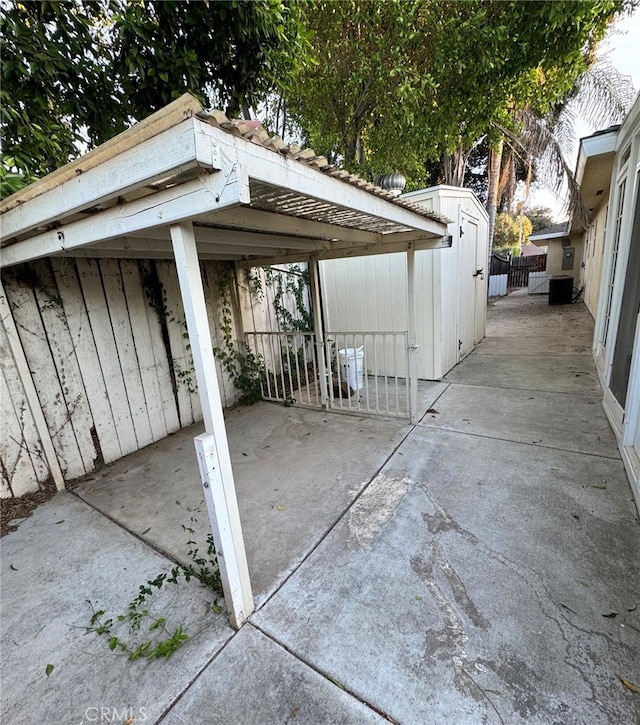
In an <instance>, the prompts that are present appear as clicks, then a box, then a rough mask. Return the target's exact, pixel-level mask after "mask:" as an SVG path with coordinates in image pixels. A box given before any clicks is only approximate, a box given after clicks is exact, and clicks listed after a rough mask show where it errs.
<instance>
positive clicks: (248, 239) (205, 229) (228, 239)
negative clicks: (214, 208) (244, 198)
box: [130, 207, 329, 250]
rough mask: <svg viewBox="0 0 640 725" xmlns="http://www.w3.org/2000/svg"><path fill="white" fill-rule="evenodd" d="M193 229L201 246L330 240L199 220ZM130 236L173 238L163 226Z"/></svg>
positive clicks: (301, 244) (285, 245)
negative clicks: (204, 222) (224, 225)
mask: <svg viewBox="0 0 640 725" xmlns="http://www.w3.org/2000/svg"><path fill="white" fill-rule="evenodd" d="M242 209H244V210H245V211H248V209H246V207H242ZM193 231H194V233H195V235H196V242H197V243H198V245H199V247H200V246H201V245H203V244H224V245H226V246H230V245H232V244H238V245H241V246H243V247H255V248H257V249H259V248H261V247H270V248H276V249H307V250H316V249H322V248H327V249H328V248H329V244H328V242H323V241H322V240H320V239H301V238H300V237H296V236H292V235H288V234H287V235H285V234H275V233H264V232H263V231H262V230H260V229H256V230H253V229H252V230H246V231H245V230H242V229H227V228H226V227H225V228H215V227H210V226H201V225H199V224H198V222H197V221H194V223H193ZM130 236H132V237H136V238H138V237H139V238H141V239H143V238H144V239H165V240H169V241H170V240H171V233H170V231H169V229H167V228H162V227H161V228H158V229H143V230H141V231H139V232H136V233H135V234H133V235H130Z"/></svg>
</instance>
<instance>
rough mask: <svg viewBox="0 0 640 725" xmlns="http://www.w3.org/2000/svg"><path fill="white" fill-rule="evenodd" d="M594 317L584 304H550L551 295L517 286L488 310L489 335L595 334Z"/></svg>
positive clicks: (487, 333) (560, 335)
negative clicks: (518, 288)
mask: <svg viewBox="0 0 640 725" xmlns="http://www.w3.org/2000/svg"><path fill="white" fill-rule="evenodd" d="M592 333H593V318H592V317H591V315H590V313H589V310H587V308H586V307H585V305H584V304H582V303H581V302H580V303H577V304H573V305H557V306H549V298H548V297H547V295H529V294H527V290H526V289H524V290H516V291H514V292H511V293H510V294H509V295H508V296H507V297H503V298H502V299H500V300H499V301H497V302H495V303H493V304H492V305H491V306H490V307H489V309H488V311H487V327H486V335H487V337H525V336H526V337H530V338H532V337H535V336H537V335H543V336H548V335H555V336H556V337H559V338H565V337H567V336H573V335H580V334H587V335H588V334H592Z"/></svg>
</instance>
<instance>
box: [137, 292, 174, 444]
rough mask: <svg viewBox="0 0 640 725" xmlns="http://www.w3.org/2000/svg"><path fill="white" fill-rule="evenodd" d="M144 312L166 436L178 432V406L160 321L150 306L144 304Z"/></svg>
mask: <svg viewBox="0 0 640 725" xmlns="http://www.w3.org/2000/svg"><path fill="white" fill-rule="evenodd" d="M144 311H145V315H146V317H147V325H148V328H149V339H150V340H151V350H152V352H153V359H154V361H155V363H154V364H155V370H156V375H157V378H158V386H159V388H160V399H161V402H162V415H163V417H164V422H165V427H166V429H167V434H170V433H175V432H176V431H177V430H180V418H179V416H178V404H177V401H176V396H175V394H174V391H173V382H172V381H171V370H170V367H169V358H168V357H167V351H166V349H165V344H164V339H163V337H162V328H161V325H160V320H159V319H158V313H157V312H156V311H155V310H154V309H153V308H152V307H151V305H149V304H145V306H144Z"/></svg>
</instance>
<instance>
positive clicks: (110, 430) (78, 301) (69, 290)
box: [51, 259, 124, 463]
mask: <svg viewBox="0 0 640 725" xmlns="http://www.w3.org/2000/svg"><path fill="white" fill-rule="evenodd" d="M51 265H52V267H53V272H54V276H55V279H56V282H57V286H58V292H59V294H60V299H61V300H62V306H63V308H64V313H65V318H66V321H67V326H68V329H69V334H70V336H71V342H72V346H73V350H74V354H75V357H76V360H77V361H78V367H79V370H80V374H81V376H82V380H83V381H84V386H85V391H86V394H87V402H88V404H89V409H90V410H91V415H92V418H93V421H94V425H95V431H96V436H97V438H98V443H99V445H100V453H101V454H102V459H103V460H104V462H105V463H111V462H112V461H116V460H118V458H120V457H121V456H122V455H124V454H123V453H122V449H121V447H120V441H119V439H118V433H117V430H116V421H115V418H114V416H113V411H112V409H111V404H110V402H109V396H108V393H107V387H106V382H105V379H104V376H103V371H102V368H101V365H100V359H99V357H98V352H97V349H96V345H95V341H94V338H93V331H92V329H91V324H90V322H89V316H88V314H87V310H86V307H85V303H84V297H83V293H82V289H81V287H80V281H79V277H78V274H77V271H76V263H75V261H74V260H70V259H52V260H51Z"/></svg>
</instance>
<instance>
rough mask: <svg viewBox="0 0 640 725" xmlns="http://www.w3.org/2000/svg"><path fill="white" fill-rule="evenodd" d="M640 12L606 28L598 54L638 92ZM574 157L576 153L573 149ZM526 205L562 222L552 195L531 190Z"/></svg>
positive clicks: (581, 132)
mask: <svg viewBox="0 0 640 725" xmlns="http://www.w3.org/2000/svg"><path fill="white" fill-rule="evenodd" d="M639 46H640V10H636V11H635V12H634V13H633V15H625V16H623V17H621V18H619V19H618V20H617V21H616V22H615V23H614V24H613V25H612V26H611V28H609V32H608V33H607V37H606V38H605V39H604V40H603V41H602V43H601V45H600V47H599V49H598V55H599V56H600V57H604V58H607V59H608V60H610V61H611V63H612V64H613V65H614V66H615V67H616V68H617V69H618V70H619V71H620V73H622V74H623V75H628V76H631V79H632V82H633V85H634V87H635V89H636V91H638V90H639V89H640V52H639ZM597 130H598V129H596V128H589V127H588V126H586V125H581V126H580V127H579V128H578V129H577V135H578V136H580V137H582V136H589V135H590V134H592V133H593V132H594V131H597ZM576 154H577V150H576ZM575 162H576V159H575V158H573V159H571V160H570V164H569V165H570V166H571V167H572V168H574V167H575ZM529 205H530V206H547V207H549V208H551V209H552V210H553V211H554V213H555V215H556V217H557V221H563V220H564V219H566V213H565V214H563V210H562V201H558V200H557V199H556V197H555V195H554V194H553V193H552V192H550V191H548V190H547V189H545V188H544V187H542V188H534V189H533V191H532V194H531V199H530V202H529Z"/></svg>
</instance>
